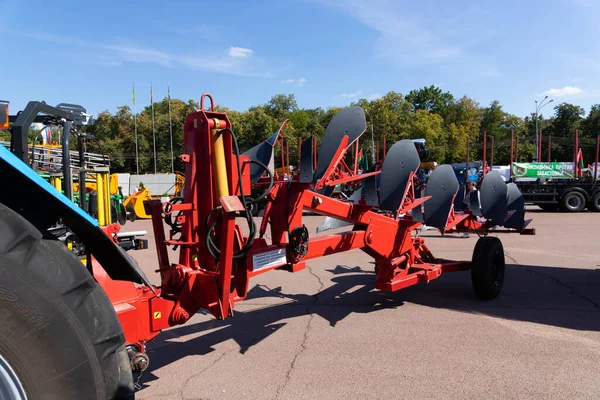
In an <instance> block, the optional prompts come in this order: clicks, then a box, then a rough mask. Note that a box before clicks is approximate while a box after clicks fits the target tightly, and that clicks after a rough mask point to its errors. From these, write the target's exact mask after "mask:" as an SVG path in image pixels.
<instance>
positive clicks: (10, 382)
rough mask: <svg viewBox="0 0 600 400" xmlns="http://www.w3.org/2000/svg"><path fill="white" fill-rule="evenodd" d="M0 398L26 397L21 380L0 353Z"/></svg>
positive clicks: (16, 398)
mask: <svg viewBox="0 0 600 400" xmlns="http://www.w3.org/2000/svg"><path fill="white" fill-rule="evenodd" d="M0 398H2V399H6V400H26V399H27V395H26V394H25V389H24V388H23V385H22V384H21V380H20V379H19V377H18V376H17V373H16V372H15V370H14V369H13V368H12V367H11V366H10V364H9V363H8V361H6V359H5V358H4V357H3V356H2V354H0Z"/></svg>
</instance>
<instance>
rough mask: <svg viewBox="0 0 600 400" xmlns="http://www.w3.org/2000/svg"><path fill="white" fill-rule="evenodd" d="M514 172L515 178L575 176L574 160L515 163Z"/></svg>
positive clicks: (568, 177)
mask: <svg viewBox="0 0 600 400" xmlns="http://www.w3.org/2000/svg"><path fill="white" fill-rule="evenodd" d="M512 174H513V176H514V177H515V178H555V179H571V178H573V177H574V176H573V175H574V174H573V163H572V162H535V163H513V165H512Z"/></svg>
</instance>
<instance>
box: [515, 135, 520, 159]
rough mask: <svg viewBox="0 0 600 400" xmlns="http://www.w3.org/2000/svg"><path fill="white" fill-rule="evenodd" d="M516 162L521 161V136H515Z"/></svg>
mask: <svg viewBox="0 0 600 400" xmlns="http://www.w3.org/2000/svg"><path fill="white" fill-rule="evenodd" d="M515 162H519V136H518V135H517V137H516V138H515Z"/></svg>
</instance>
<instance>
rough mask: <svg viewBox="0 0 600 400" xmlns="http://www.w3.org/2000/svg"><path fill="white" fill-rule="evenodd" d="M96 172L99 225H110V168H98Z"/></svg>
mask: <svg viewBox="0 0 600 400" xmlns="http://www.w3.org/2000/svg"><path fill="white" fill-rule="evenodd" d="M94 172H96V191H97V193H98V223H99V224H100V225H101V226H106V225H110V224H111V212H110V184H109V180H110V176H109V174H108V168H106V167H96V168H94Z"/></svg>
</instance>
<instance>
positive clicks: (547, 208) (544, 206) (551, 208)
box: [538, 204, 558, 212]
mask: <svg viewBox="0 0 600 400" xmlns="http://www.w3.org/2000/svg"><path fill="white" fill-rule="evenodd" d="M538 207H539V208H541V209H542V210H544V211H547V212H553V211H557V210H558V204H538Z"/></svg>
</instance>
